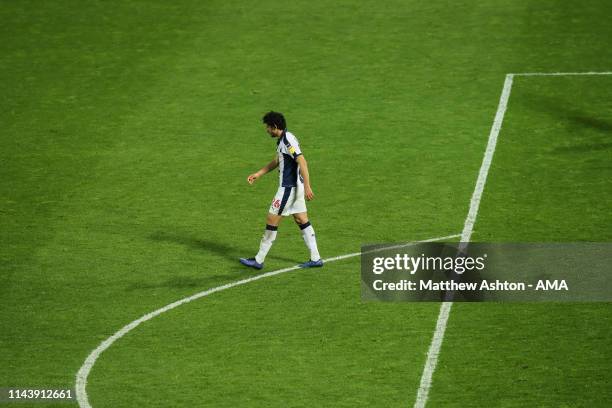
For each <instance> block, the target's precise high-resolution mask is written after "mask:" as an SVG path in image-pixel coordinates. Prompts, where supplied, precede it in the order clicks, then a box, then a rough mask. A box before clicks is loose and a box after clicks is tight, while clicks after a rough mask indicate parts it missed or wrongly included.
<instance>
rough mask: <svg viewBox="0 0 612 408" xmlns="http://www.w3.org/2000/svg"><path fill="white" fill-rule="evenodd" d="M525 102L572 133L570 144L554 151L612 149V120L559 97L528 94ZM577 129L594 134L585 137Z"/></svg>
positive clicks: (580, 151)
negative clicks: (597, 115) (571, 142)
mask: <svg viewBox="0 0 612 408" xmlns="http://www.w3.org/2000/svg"><path fill="white" fill-rule="evenodd" d="M525 104H526V105H527V106H528V107H529V108H531V109H533V110H535V111H539V112H543V113H545V114H547V115H549V116H551V117H553V118H554V119H555V120H557V121H558V122H560V123H562V124H564V125H565V126H566V127H567V128H568V129H569V130H570V131H572V132H570V135H573V137H574V140H573V142H574V143H573V144H572V145H571V146H558V147H556V148H554V149H553V151H554V152H555V153H569V154H571V153H585V152H591V151H593V152H595V151H605V150H612V140H611V138H612V121H609V120H606V119H603V118H598V117H594V116H593V115H590V114H589V113H587V112H584V111H581V110H579V109H576V108H574V107H572V104H571V103H569V102H567V101H564V100H562V99H559V98H552V97H547V96H543V95H539V94H529V98H528V99H527V100H526V101H525ZM579 129H590V130H593V131H595V132H597V133H596V134H591V135H590V136H591V138H590V139H586V138H585V134H584V133H583V132H576V131H575V130H579Z"/></svg>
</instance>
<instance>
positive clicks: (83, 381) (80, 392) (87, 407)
mask: <svg viewBox="0 0 612 408" xmlns="http://www.w3.org/2000/svg"><path fill="white" fill-rule="evenodd" d="M459 236H461V234H455V235H448V236H445V237H438V238H430V239H426V240H423V241H415V242H410V243H406V244H399V245H394V246H391V247H385V248H379V249H375V250H372V251H367V252H364V254H366V253H372V252H378V251H383V250H388V249H395V248H404V247H409V246H413V245H416V244H421V243H426V242H436V241H444V240H448V239H454V238H457V237H459ZM359 255H362V253H361V252H355V253H352V254H346V255H340V256H336V257H332V258H327V259H324V260H323V262H325V263H328V262H335V261H340V260H342V259H347V258H353V257H356V256H359ZM296 269H301V268H300V267H299V266H298V265H295V266H291V267H289V268H283V269H278V270H275V271H271V272H266V273H262V274H260V275H256V276H253V277H250V278H247V279H242V280H239V281H235V282H230V283H227V284H225V285H221V286H217V287H214V288H211V289H207V290H205V291H202V292H199V293H196V294H195V295H192V296H189V297H186V298H183V299H180V300H177V301H176V302H173V303H170V304H169V305H166V306H164V307H162V308H160V309H157V310H155V311H153V312H151V313H147V314H146V315H144V316H142V317H140V318H139V319H136V320H134V321H133V322H131V323H128V324H127V325H125V326H123V327H122V328H121V329H120V330H119V331H117V332H116V333H115V334H113V335H112V336H110V337H109V338H107V339H106V340H104V341H103V342H102V343H100V345H99V346H98V347H96V348H95V349H94V350H93V351H92V352H91V353H90V354H89V355H88V356H87V358H86V359H85V362H84V363H83V365H82V366H81V368H80V369H79V371H78V372H77V375H76V384H75V388H76V397H77V402H78V404H79V407H81V408H92V406H91V404H90V403H89V397H88V395H87V378H88V377H89V373H90V372H91V369H92V368H93V366H94V364H95V363H96V361H97V360H98V358H99V357H100V355H101V354H102V353H103V352H104V351H106V350H107V349H108V348H109V347H110V346H112V345H113V343H115V342H116V341H117V340H119V339H120V338H122V337H123V336H125V335H126V334H128V333H129V332H131V331H132V330H134V329H135V328H136V327H138V326H139V325H140V324H141V323H144V322H146V321H148V320H151V319H153V318H154V317H156V316H159V315H160V314H162V313H165V312H167V311H170V310H172V309H175V308H177V307H179V306H181V305H184V304H186V303H189V302H192V301H194V300H197V299H200V298H203V297H205V296H208V295H212V294H213V293H216V292H221V291H223V290H226V289H230V288H233V287H235V286H240V285H245V284H247V283H250V282H254V281H257V280H260V279H264V278H269V277H271V276H276V275H280V274H282V273H286V272H290V271H294V270H296Z"/></svg>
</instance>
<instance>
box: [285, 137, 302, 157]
mask: <svg viewBox="0 0 612 408" xmlns="http://www.w3.org/2000/svg"><path fill="white" fill-rule="evenodd" d="M285 147H286V148H287V152H289V154H290V155H291V157H293V159H297V157H298V156H299V155H301V154H302V150H301V149H300V144H299V142H298V140H297V138H296V137H295V136H293V135H292V134H291V133H287V134H286V136H285Z"/></svg>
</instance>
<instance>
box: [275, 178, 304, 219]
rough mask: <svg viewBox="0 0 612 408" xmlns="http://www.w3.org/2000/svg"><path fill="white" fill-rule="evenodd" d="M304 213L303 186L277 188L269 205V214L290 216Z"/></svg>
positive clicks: (299, 184)
mask: <svg viewBox="0 0 612 408" xmlns="http://www.w3.org/2000/svg"><path fill="white" fill-rule="evenodd" d="M303 212H306V200H304V185H303V184H301V183H298V186H297V187H279V188H278V191H277V192H276V195H275V196H274V198H273V199H272V204H271V205H270V210H269V213H270V214H276V215H291V214H297V213H303Z"/></svg>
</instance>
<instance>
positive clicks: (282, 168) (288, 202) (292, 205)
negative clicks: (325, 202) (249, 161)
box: [240, 112, 323, 269]
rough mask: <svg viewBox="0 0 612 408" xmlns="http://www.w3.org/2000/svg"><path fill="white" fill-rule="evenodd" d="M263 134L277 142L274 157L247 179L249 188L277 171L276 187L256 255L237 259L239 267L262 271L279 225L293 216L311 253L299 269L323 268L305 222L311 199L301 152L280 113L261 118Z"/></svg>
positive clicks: (309, 229)
mask: <svg viewBox="0 0 612 408" xmlns="http://www.w3.org/2000/svg"><path fill="white" fill-rule="evenodd" d="M263 123H264V124H265V125H266V132H268V134H269V135H270V136H271V137H273V138H275V139H277V141H276V145H277V148H276V155H275V156H274V159H272V161H271V162H270V163H268V164H266V165H265V166H264V167H262V168H261V169H259V171H257V172H256V173H253V174H251V175H249V176H248V177H247V181H248V183H249V184H253V183H255V181H257V179H259V178H260V177H261V176H263V175H264V174H266V173H269V172H270V171H272V170H274V169H275V168H277V167H278V171H279V187H278V191H277V192H276V195H275V196H274V199H273V200H272V204H271V205H270V210H269V212H268V217H267V219H266V229H265V231H264V234H263V237H262V238H261V242H260V244H259V251H258V252H257V255H255V257H254V258H240V263H241V264H243V265H246V266H249V267H251V268H255V269H261V268H263V265H264V261H265V259H266V255H267V254H268V251H269V250H270V248H271V247H272V244H273V243H274V240H275V239H276V232H277V230H278V225H279V224H280V222H281V220H282V218H283V217H286V216H289V215H292V216H293V219H294V220H295V222H296V223H297V225H298V226H299V227H300V230H301V232H302V237H303V238H304V242H305V243H306V246H307V247H308V250H309V251H310V260H309V261H307V262H304V263H303V264H301V265H300V267H302V268H312V267H320V266H323V260H322V259H321V256H320V255H319V250H318V249H317V239H316V237H315V232H314V228H313V227H312V225H311V224H310V221H309V220H308V213H307V211H306V200H308V201H310V200H312V199H313V198H314V193H313V192H312V188H311V186H310V176H309V174H308V164H307V163H306V159H305V158H304V155H303V154H302V151H301V150H300V144H299V143H298V140H297V138H296V137H295V135H294V134H293V133H291V132H289V131H287V123H286V122H285V117H284V116H283V114H282V113H279V112H268V113H266V114H265V115H264V117H263Z"/></svg>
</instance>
